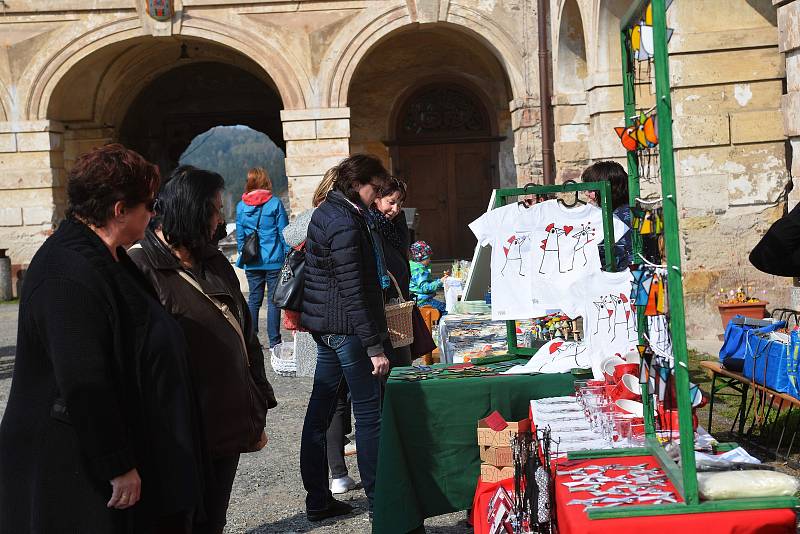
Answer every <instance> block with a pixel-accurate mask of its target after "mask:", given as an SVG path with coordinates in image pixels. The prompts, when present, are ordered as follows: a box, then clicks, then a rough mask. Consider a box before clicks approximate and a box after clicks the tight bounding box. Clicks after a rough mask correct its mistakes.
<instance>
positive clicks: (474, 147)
mask: <svg viewBox="0 0 800 534" xmlns="http://www.w3.org/2000/svg"><path fill="white" fill-rule="evenodd" d="M448 156H449V157H448V159H449V163H450V169H451V176H450V180H449V182H450V184H451V185H450V191H451V192H450V198H452V199H453V201H452V202H450V203H449V204H450V234H451V243H452V244H453V245H452V250H453V257H455V258H466V259H472V253H473V252H474V250H475V244H476V243H477V240H476V239H475V234H473V233H472V230H470V229H469V227H468V226H467V225H469V223H471V222H472V221H474V220H475V219H477V218H478V217H480V216H481V215H482V214H483V213H484V212H486V206H488V205H489V196H491V194H492V162H491V144H490V143H458V144H452V145H448Z"/></svg>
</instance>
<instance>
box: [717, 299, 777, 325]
mask: <svg viewBox="0 0 800 534" xmlns="http://www.w3.org/2000/svg"><path fill="white" fill-rule="evenodd" d="M768 304H769V302H767V301H765V300H759V301H758V302H731V303H729V304H717V306H718V308H719V316H720V317H721V318H722V328H723V329H724V328H725V327H726V326H728V323H729V322H730V320H731V319H733V318H734V317H735V316H737V315H744V316H745V317H749V318H751V319H763V318H764V317H765V316H766V314H767V305H768Z"/></svg>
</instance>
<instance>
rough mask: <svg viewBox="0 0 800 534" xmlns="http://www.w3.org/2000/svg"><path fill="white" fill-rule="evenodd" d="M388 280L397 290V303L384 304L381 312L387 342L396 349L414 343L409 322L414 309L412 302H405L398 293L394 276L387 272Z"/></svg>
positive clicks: (400, 292) (398, 288)
mask: <svg viewBox="0 0 800 534" xmlns="http://www.w3.org/2000/svg"><path fill="white" fill-rule="evenodd" d="M386 272H387V273H388V274H389V278H390V279H391V280H392V283H393V284H394V288H395V289H396V290H397V296H398V298H397V302H396V303H391V304H386V305H385V306H384V307H383V311H384V313H385V314H386V327H387V328H388V329H389V340H390V341H391V342H392V347H393V348H395V349H398V348H400V347H406V346H408V345H410V344H411V343H413V342H414V328H413V326H412V321H411V312H412V310H413V309H414V301H412V300H405V299H404V298H403V292H402V291H400V286H399V285H398V284H397V280H396V279H395V277H394V275H392V273H390V272H389V271H386Z"/></svg>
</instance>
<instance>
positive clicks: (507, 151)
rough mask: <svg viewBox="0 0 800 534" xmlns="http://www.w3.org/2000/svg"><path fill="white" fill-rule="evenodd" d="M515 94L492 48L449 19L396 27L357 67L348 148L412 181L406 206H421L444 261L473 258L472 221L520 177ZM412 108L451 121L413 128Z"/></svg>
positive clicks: (423, 225)
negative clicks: (469, 122) (497, 191)
mask: <svg viewBox="0 0 800 534" xmlns="http://www.w3.org/2000/svg"><path fill="white" fill-rule="evenodd" d="M511 100H512V90H511V82H510V80H509V78H508V76H507V75H506V71H505V69H504V67H503V65H502V64H501V63H500V62H499V61H498V59H497V57H496V56H495V55H494V52H492V51H491V50H489V49H488V48H487V47H485V46H484V45H483V43H481V42H480V41H478V40H477V39H471V38H465V36H464V33H462V32H458V31H455V30H453V29H452V27H451V26H450V25H438V24H432V25H426V26H423V27H413V28H409V29H406V30H401V31H397V32H395V33H394V34H392V35H391V36H390V37H388V38H386V39H384V40H383V41H382V42H381V43H380V44H378V45H376V46H374V47H373V48H372V49H371V50H370V51H369V53H368V54H366V55H365V56H364V57H363V59H362V60H361V63H360V65H359V66H358V68H357V69H356V70H355V73H354V75H353V77H352V82H351V84H350V87H349V88H348V105H349V108H350V149H351V151H352V152H370V153H373V154H376V155H378V156H379V157H381V158H383V159H384V161H385V163H386V164H387V166H389V168H391V169H392V171H393V172H395V173H397V174H400V175H402V176H403V178H404V179H406V180H408V182H409V191H410V193H409V199H408V200H407V202H406V206H408V207H413V208H417V209H419V210H420V215H421V218H420V225H419V228H418V235H419V236H420V238H422V239H426V240H428V239H429V240H430V241H431V242H432V243H431V244H432V245H433V246H434V249H435V252H436V255H437V257H439V258H447V257H450V258H453V257H469V256H471V254H472V251H473V249H474V246H475V240H474V236H472V235H471V233H470V232H469V230H468V228H467V224H468V223H470V222H471V221H472V220H474V219H475V218H477V217H478V216H479V215H480V213H482V212H483V211H485V210H486V206H487V204H488V201H489V195H490V192H491V189H492V187H498V186H513V185H516V183H517V175H516V170H517V169H516V164H515V160H514V137H515V135H514V131H513V130H512V120H511V112H510V110H509V101H511ZM415 106H416V107H415ZM412 109H417V112H420V111H422V112H423V115H424V113H426V112H427V113H428V115H427V118H428V119H431V120H433V119H434V118H435V117H445V116H449V117H450V118H449V119H447V120H444V121H442V122H441V124H439V125H438V126H433V125H432V124H429V125H428V127H423V128H422V129H421V130H420V131H419V132H416V133H412V132H411V131H409V130H406V129H404V126H403V124H406V126H407V125H408V124H407V120H412V115H413V113H412V111H411V110H412ZM426 110H427V111H426ZM473 111H474V113H473ZM470 113H472V115H470V116H474V117H478V118H480V120H479V121H478V122H479V123H480V126H479V127H477V128H476V129H472V128H467V127H466V126H464V125H459V124H457V122H458V121H459V120H461V118H463V117H464V116H465V114H470ZM448 114H449V115H448ZM417 119H418V124H423V123H425V121H426V120H427V119H426V118H424V117H423V118H420V117H417ZM459 177H460V178H459ZM461 178H463V179H461ZM436 249H438V250H436Z"/></svg>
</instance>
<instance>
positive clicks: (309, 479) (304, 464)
mask: <svg viewBox="0 0 800 534" xmlns="http://www.w3.org/2000/svg"><path fill="white" fill-rule="evenodd" d="M314 340H315V341H316V342H317V369H316V372H315V373H314V387H313V389H312V390H311V399H310V400H309V401H308V409H307V410H306V419H305V422H304V423H303V435H302V437H301V439H300V474H301V476H302V477H303V487H305V489H306V492H308V494H307V495H306V510H309V511H314V512H316V511H320V510H323V509H324V508H325V507H326V506H328V503H330V502H331V500H332V499H333V495H332V494H331V492H330V489H329V488H328V456H327V454H326V450H327V439H326V436H325V435H326V431H327V429H328V425H329V424H330V421H331V418H332V417H333V413H334V410H335V409H336V397H337V391H338V389H339V382H340V381H341V379H342V376H344V379H345V381H346V382H347V386H348V387H349V388H350V396H351V397H352V399H353V414H354V415H355V419H356V425H355V426H356V450H357V451H358V471H359V473H360V474H361V483H362V484H363V486H364V492H365V493H366V494H367V499H368V501H369V509H370V510H372V502H373V493H374V490H375V471H376V469H377V466H378V438H379V436H380V430H381V379H380V378H379V377H378V376H375V375H373V374H372V371H373V370H374V368H373V367H372V360H370V358H369V356H367V351H366V349H364V347H363V346H362V345H361V341H360V340H359V339H358V337H357V336H347V335H340V334H324V335H318V334H314Z"/></svg>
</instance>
